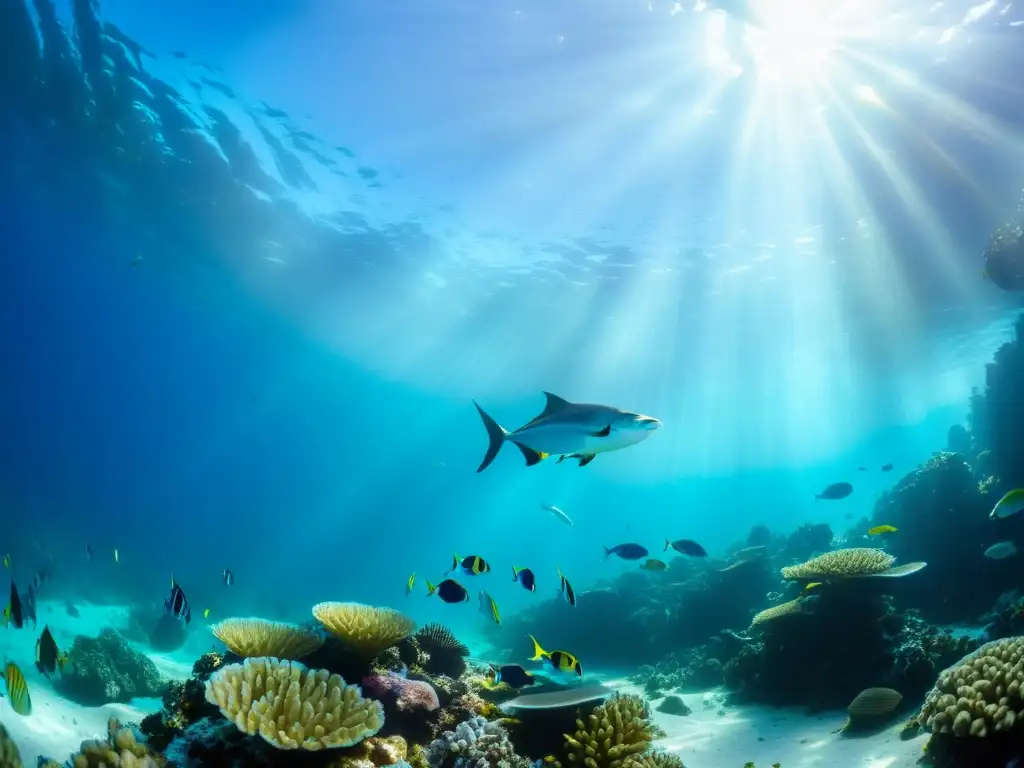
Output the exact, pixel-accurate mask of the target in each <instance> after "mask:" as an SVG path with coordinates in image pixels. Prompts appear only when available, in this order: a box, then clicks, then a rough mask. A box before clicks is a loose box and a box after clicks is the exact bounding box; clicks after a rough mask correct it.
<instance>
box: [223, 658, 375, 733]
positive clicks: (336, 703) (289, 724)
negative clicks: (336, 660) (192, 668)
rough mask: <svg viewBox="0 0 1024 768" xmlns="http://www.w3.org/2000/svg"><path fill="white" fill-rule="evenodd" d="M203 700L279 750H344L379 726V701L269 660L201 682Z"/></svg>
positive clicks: (331, 678) (316, 673)
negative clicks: (203, 691)
mask: <svg viewBox="0 0 1024 768" xmlns="http://www.w3.org/2000/svg"><path fill="white" fill-rule="evenodd" d="M206 699H207V701H209V702H210V703H211V704H215V705H216V706H217V707H219V708H220V711H221V713H222V714H223V715H224V716H225V717H226V718H228V719H229V720H231V721H232V722H233V723H234V724H235V725H236V726H237V727H238V729H239V730H240V731H244V732H245V733H248V734H256V733H258V734H259V735H260V736H262V737H263V738H264V739H265V740H266V741H267V742H269V743H270V744H273V745H274V746H276V747H278V748H280V749H307V750H319V749H329V748H333V747H347V746H351V745H353V744H356V743H358V742H360V741H362V740H363V739H365V738H366V737H367V736H372V735H374V734H375V733H377V731H379V730H380V728H381V726H382V725H383V724H384V708H383V707H382V706H381V704H380V702H377V701H372V700H369V699H364V698H363V697H362V694H361V692H360V690H359V688H358V686H349V685H346V684H345V681H344V680H342V679H341V678H340V677H338V676H337V675H331V674H330V673H329V672H327V671H326V670H309V669H307V668H306V667H304V666H303V665H302V664H299V663H298V662H295V661H282V660H280V659H274V658H253V659H246V660H245V661H244V662H243V663H241V664H230V665H228V666H224V667H221V668H220V669H218V670H217V671H216V672H214V673H213V674H212V675H211V676H210V679H209V680H208V681H207V682H206ZM328 729H329V730H328Z"/></svg>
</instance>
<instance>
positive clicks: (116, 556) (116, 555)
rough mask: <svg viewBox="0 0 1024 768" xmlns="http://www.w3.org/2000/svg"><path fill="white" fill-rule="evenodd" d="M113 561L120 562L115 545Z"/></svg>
mask: <svg viewBox="0 0 1024 768" xmlns="http://www.w3.org/2000/svg"><path fill="white" fill-rule="evenodd" d="M114 562H115V563H119V562H121V555H120V554H119V553H118V551H117V547H114Z"/></svg>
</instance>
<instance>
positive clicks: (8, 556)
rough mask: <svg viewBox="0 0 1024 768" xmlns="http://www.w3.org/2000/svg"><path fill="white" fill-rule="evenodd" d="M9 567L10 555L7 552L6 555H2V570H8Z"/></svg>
mask: <svg viewBox="0 0 1024 768" xmlns="http://www.w3.org/2000/svg"><path fill="white" fill-rule="evenodd" d="M10 567H11V553H10V552H8V553H7V554H5V555H4V568H10Z"/></svg>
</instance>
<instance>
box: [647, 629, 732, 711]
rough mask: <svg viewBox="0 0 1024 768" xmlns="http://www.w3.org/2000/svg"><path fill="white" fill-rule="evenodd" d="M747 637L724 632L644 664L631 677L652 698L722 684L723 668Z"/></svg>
mask: <svg viewBox="0 0 1024 768" xmlns="http://www.w3.org/2000/svg"><path fill="white" fill-rule="evenodd" d="M743 644H744V643H743V641H740V640H737V639H736V638H735V636H734V635H731V634H728V633H724V634H722V635H719V636H716V637H714V638H712V639H711V641H709V642H708V643H706V644H705V645H702V646H700V647H697V648H685V649H683V650H680V651H676V652H674V653H671V654H669V655H668V656H666V657H665V658H664V659H662V660H661V661H659V662H658V663H657V664H655V665H645V666H642V667H640V669H638V670H637V671H636V673H635V674H634V675H633V676H632V677H631V678H630V679H631V680H632V681H633V682H634V683H636V684H637V685H639V686H641V687H643V689H644V693H645V694H646V695H647V696H650V697H651V698H657V697H659V696H662V695H663V694H664V692H666V691H699V690H704V689H707V688H714V687H715V686H718V685H721V684H722V669H723V665H724V663H725V661H728V660H729V659H731V658H732V657H733V656H735V655H736V653H738V652H739V649H740V648H741V647H742V646H743Z"/></svg>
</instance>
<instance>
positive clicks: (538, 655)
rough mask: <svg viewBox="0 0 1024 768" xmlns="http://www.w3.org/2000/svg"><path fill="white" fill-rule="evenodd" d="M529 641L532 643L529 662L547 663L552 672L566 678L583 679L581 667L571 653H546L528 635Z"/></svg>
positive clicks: (535, 639) (535, 640)
mask: <svg viewBox="0 0 1024 768" xmlns="http://www.w3.org/2000/svg"><path fill="white" fill-rule="evenodd" d="M530 639H531V640H532V641H533V656H531V657H530V661H547V662H548V663H549V664H550V665H551V669H552V671H554V672H559V673H561V674H563V675H568V676H574V677H583V665H582V664H580V660H579V659H577V658H576V657H575V656H573V655H572V654H571V653H569V652H568V651H551V652H550V653H548V652H547V651H545V650H544V649H543V648H541V647H540V643H538V642H537V638H536V637H534V636H533V635H530Z"/></svg>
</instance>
